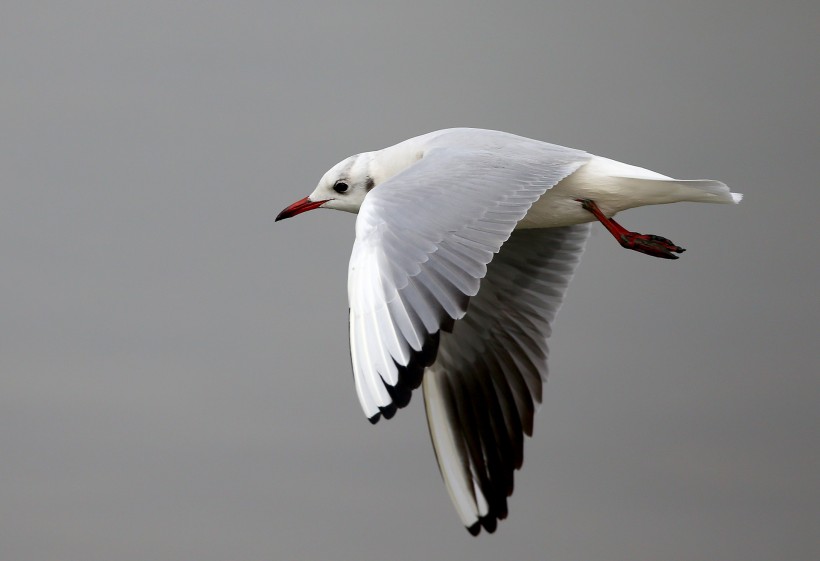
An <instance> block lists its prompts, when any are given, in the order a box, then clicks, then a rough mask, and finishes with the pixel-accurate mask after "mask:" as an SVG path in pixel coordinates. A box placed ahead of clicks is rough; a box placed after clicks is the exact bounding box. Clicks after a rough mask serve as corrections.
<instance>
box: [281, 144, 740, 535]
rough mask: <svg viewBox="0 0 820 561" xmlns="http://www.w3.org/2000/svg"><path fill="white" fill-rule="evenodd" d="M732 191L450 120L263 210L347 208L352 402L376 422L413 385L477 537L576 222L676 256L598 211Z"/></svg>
mask: <svg viewBox="0 0 820 561" xmlns="http://www.w3.org/2000/svg"><path fill="white" fill-rule="evenodd" d="M742 197H743V196H742V195H741V194H739V193H732V192H730V190H729V188H728V187H727V186H726V185H725V184H723V183H721V182H719V181H712V180H679V179H673V178H671V177H667V176H665V175H661V174H659V173H656V172H653V171H650V170H647V169H644V168H640V167H636V166H632V165H629V164H625V163H621V162H618V161H615V160H611V159H608V158H604V157H600V156H595V155H592V154H589V153H587V152H585V151H583V150H576V149H572V148H566V147H563V146H559V145H556V144H549V143H546V142H542V141H539V140H534V139H530V138H525V137H522V136H518V135H514V134H510V133H506V132H501V131H494V130H485V129H474V128H453V129H444V130H439V131H435V132H431V133H428V134H424V135H421V136H416V137H414V138H410V139H408V140H405V141H403V142H399V143H398V144H395V145H393V146H389V147H387V148H384V149H381V150H377V151H372V152H363V153H360V154H356V155H354V156H350V157H348V158H346V159H344V160H342V161H341V162H339V163H338V164H336V165H335V166H333V167H332V168H330V170H329V171H327V172H326V173H325V174H324V175H323V176H322V178H321V179H320V181H319V183H318V185H317V187H316V188H315V190H314V191H313V192H312V193H311V194H310V195H308V196H307V197H305V198H303V199H301V200H299V201H296V202H295V203H293V204H291V205H290V206H288V207H286V208H285V209H284V210H282V211H281V212H280V213H279V215H278V216H277V217H276V221H280V220H283V219H285V218H290V217H293V216H296V215H298V214H302V213H304V212H306V211H309V210H312V209H317V208H325V209H335V210H342V211H347V212H351V213H356V214H358V216H357V218H356V226H355V231H356V238H355V242H354V244H353V251H352V254H351V257H350V264H349V268H348V301H349V339H350V355H351V362H352V368H353V375H354V383H355V389H356V393H357V396H358V399H359V403H360V405H361V407H362V410H363V411H364V413H365V415H366V416H367V418H368V419H369V420H370V421H371V422H372V423H376V422H377V421H378V420H379V419H380V418H381V417H384V418H387V419H389V418H391V417H393V415H394V414H395V413H396V411H397V409H400V408H402V407H405V406H406V405H407V404H408V403H409V401H410V396H411V394H412V392H413V391H414V390H416V389H417V388H419V386H421V388H422V394H423V399H424V405H425V411H426V416H427V422H428V428H429V431H430V437H431V440H432V444H433V449H434V452H435V456H436V459H437V461H438V466H439V470H440V472H441V476H442V479H443V480H444V484H445V487H446V489H447V491H448V493H449V496H450V498H451V500H452V503H453V505H454V506H455V509H456V511H457V513H458V516H459V517H460V519H461V522H462V523H463V524H464V526H465V527H466V528H467V530H468V531H469V532H470V534H472V535H474V536H475V535H478V534H479V533H480V532H481V530H482V528H483V529H484V530H485V531H486V532H488V533H492V532H494V531H495V530H496V528H497V525H498V521H499V520H502V519H505V518H506V517H507V514H508V504H507V499H508V498H509V497H510V496H511V495H512V491H513V475H514V472H515V470H517V469H520V468H521V466H522V463H523V449H524V436H525V435H526V436H528V437H531V436H532V431H533V416H534V414H535V410H536V408H537V407H538V405H539V404H540V403H541V400H542V387H543V384H544V383H545V382H546V379H547V371H548V370H547V355H548V350H549V349H548V345H547V339H548V338H549V336H550V334H551V332H552V325H553V322H554V319H555V315H556V313H557V311H558V308H559V307H560V305H561V302H562V300H563V298H564V294H565V292H566V289H567V285H568V284H569V282H570V279H571V278H572V276H573V274H574V272H575V269H576V267H577V265H578V263H579V261H580V258H581V254H582V252H583V251H584V246H585V244H586V241H587V238H588V236H589V232H590V226H591V224H590V223H592V222H595V221H598V222H600V223H602V224H603V226H604V227H605V228H606V229H607V230H608V231H609V232H610V233H612V235H613V236H614V237H615V239H616V240H617V241H618V243H619V244H620V245H621V246H623V247H625V248H627V249H630V250H633V251H637V252H640V253H645V254H647V255H650V256H653V257H658V258H663V259H677V258H678V256H679V254H680V253H682V252H683V251H684V249H683V248H682V247H680V246H678V245H676V244H675V243H673V242H672V241H671V240H668V239H666V238H664V237H662V236H656V235H650V234H640V233H637V232H632V231H629V230H627V229H626V228H624V227H623V226H621V225H620V224H619V223H617V222H616V221H615V220H614V219H613V218H612V217H613V216H614V215H615V214H617V213H618V212H621V211H624V210H627V209H630V208H634V207H640V206H645V205H656V204H665V203H675V202H682V201H691V202H708V203H729V204H732V203H739V202H740V200H741V198H742Z"/></svg>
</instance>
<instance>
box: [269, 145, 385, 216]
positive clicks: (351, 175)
mask: <svg viewBox="0 0 820 561" xmlns="http://www.w3.org/2000/svg"><path fill="white" fill-rule="evenodd" d="M372 162H373V156H372V153H370V152H367V153H364V154H357V155H355V156H350V157H349V158H346V159H344V160H342V161H341V162H339V163H338V164H336V165H335V166H333V167H332V168H330V169H329V170H328V171H327V173H325V174H324V175H323V176H322V179H321V180H320V181H319V185H317V186H316V189H314V190H313V193H311V194H310V195H308V196H307V197H305V198H304V199H301V200H299V201H296V202H295V203H293V204H292V205H290V206H289V207H287V208H286V209H284V210H283V211H282V212H280V213H279V216H277V217H276V220H277V221H279V220H282V219H285V218H290V217H291V216H296V215H297V214H301V213H303V212H307V211H308V210H313V209H314V208H333V209H336V210H344V211H347V212H352V213H354V214H355V213H358V212H359V208H360V207H361V206H362V203H363V202H364V198H365V196H366V195H367V193H368V192H370V190H371V189H373V187H375V186H376V180H375V179H374V178H373V174H372V173H371V167H372V165H371V164H372Z"/></svg>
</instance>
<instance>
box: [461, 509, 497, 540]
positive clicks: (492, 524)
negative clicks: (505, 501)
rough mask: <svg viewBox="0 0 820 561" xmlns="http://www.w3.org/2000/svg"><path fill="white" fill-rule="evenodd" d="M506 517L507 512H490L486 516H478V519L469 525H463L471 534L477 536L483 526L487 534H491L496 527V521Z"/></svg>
mask: <svg viewBox="0 0 820 561" xmlns="http://www.w3.org/2000/svg"><path fill="white" fill-rule="evenodd" d="M506 517H507V513H506V512H503V513H495V512H490V513H489V514H487V515H486V516H479V517H478V520H477V521H476V522H475V523H473V524H472V525H470V526H465V528H467V531H468V532H470V535H471V536H478V535H479V534H480V533H481V529H482V528H483V529H484V531H485V532H487V533H488V534H493V533H495V531H496V530H497V529H498V521H499V520H503V519H504V518H506Z"/></svg>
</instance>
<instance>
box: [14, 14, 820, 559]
mask: <svg viewBox="0 0 820 561" xmlns="http://www.w3.org/2000/svg"><path fill="white" fill-rule="evenodd" d="M347 4H348V5H347V6H344V7H342V3H339V2H316V3H312V2H302V3H300V5H298V6H297V3H284V2H261V1H260V2H223V3H215V2H193V1H188V2H178V1H168V0H163V1H141V2H133V1H125V2H83V1H79V2H47V1H40V2H18V1H14V0H5V1H4V2H3V4H2V7H0V76H2V82H1V83H2V87H0V191H1V192H0V195H1V196H0V263H2V269H1V270H0V558H2V559H3V560H9V561H12V560H14V561H66V560H82V561H97V560H99V561H111V560H117V561H119V560H131V559H133V560H153V559H156V560H163V561H176V560H180V561H182V560H197V561H211V560H214V561H217V560H223V561H228V560H231V561H233V560H259V559H275V560H279V559H357V560H364V561H367V560H376V559H397V560H404V559H446V560H461V559H464V560H470V561H481V560H499V559H532V560H538V559H549V560H570V561H571V560H579V561H595V560H601V561H618V560H624V561H627V560H628V561H634V560H646V559H663V560H687V561H688V560H703V561H714V560H722V561H724V560H725V561H757V560H759V561H771V560H772V559H778V560H800V561H802V560H806V561H811V560H816V559H818V558H820V533H818V528H820V476H819V475H818V474H820V406H819V405H820V404H819V403H818V401H820V378H818V370H819V369H818V363H819V362H820V360H819V359H818V357H819V356H820V353H818V332H820V319H819V318H820V309H818V308H819V306H820V304H818V302H820V299H818V296H817V289H818V283H820V278H819V277H820V275H818V259H817V240H818V236H817V222H818V221H817V217H816V213H817V212H818V208H819V207H820V205H819V204H818V203H820V201H819V200H818V192H819V191H818V179H817V178H818V175H820V165H819V164H818V162H819V161H820V111H818V105H817V92H818V91H819V89H818V88H819V86H820V83H818V76H820V68H818V53H819V52H820V40H818V37H819V36H820V35H819V34H818V28H817V25H818V22H820V8H818V4H817V2H813V1H805V2H801V1H796V0H794V1H790V0H787V1H783V2H773V1H768V2H763V1H757V0H751V1H740V0H737V1H734V0H709V1H706V0H692V1H688V2H672V1H654V0H653V1H650V0H622V1H612V0H596V1H584V0H572V1H567V0H550V1H549V2H545V1H539V2H504V3H502V2H498V3H493V4H490V3H486V2H467V1H449V2H440V1H437V2H432V1H427V0H416V1H414V2H402V3H397V2H352V3H347ZM450 126H473V127H485V128H494V129H501V130H505V131H509V132H514V133H517V134H521V135H525V136H530V137H533V138H538V139H542V140H547V141H551V142H555V143H558V144H564V145H567V146H572V147H576V148H582V149H585V150H588V151H590V152H592V153H595V154H599V155H602V156H607V157H611V158H614V159H617V160H622V161H626V162H629V163H632V164H635V165H640V166H643V167H648V168H651V169H654V170H656V171H659V172H661V173H665V174H668V175H673V176H676V177H681V178H689V179H696V178H710V179H719V180H722V181H724V182H726V183H727V184H729V185H730V186H731V187H732V190H733V191H738V192H742V193H745V195H746V199H745V200H744V201H743V203H742V204H741V205H740V206H733V207H730V206H724V205H696V204H680V205H673V206H668V207H650V208H644V209H637V210H633V211H630V212H628V213H624V214H623V215H621V216H620V219H621V222H622V223H623V224H625V225H626V226H628V227H630V228H632V229H635V230H638V231H642V232H649V233H654V234H660V235H663V236H666V237H669V238H671V239H673V240H674V241H675V242H676V243H678V244H680V245H682V246H684V247H686V248H687V249H688V251H687V252H686V253H685V254H684V255H683V256H682V258H681V259H680V260H678V261H674V262H672V261H664V260H659V259H653V258H650V257H647V256H645V255H641V254H638V253H634V252H629V251H625V250H623V249H622V248H620V247H619V246H618V245H617V244H616V243H615V242H614V241H613V240H612V238H611V236H609V234H607V233H606V232H605V231H604V230H603V228H601V227H600V226H597V227H595V229H594V233H593V236H592V239H591V241H590V244H589V247H588V251H587V253H586V255H585V256H584V260H583V262H582V264H581V267H580V268H579V271H578V274H577V276H576V278H575V279H574V281H573V284H572V285H571V287H570V290H569V294H568V298H567V300H566V303H565V306H564V308H563V309H562V311H561V313H560V314H559V317H558V321H557V325H556V328H555V331H554V335H553V338H552V340H551V348H552V357H551V379H550V382H549V384H547V386H546V391H545V403H544V405H543V406H542V408H541V410H540V411H539V413H538V415H537V416H536V423H535V435H534V438H533V439H531V440H529V441H528V443H527V446H526V451H525V455H526V461H525V464H524V469H523V470H522V471H521V472H518V473H517V476H516V491H515V494H514V495H513V497H512V500H511V502H510V516H509V518H508V519H507V520H506V521H504V522H503V523H502V524H501V525H500V527H499V530H498V532H497V533H496V534H494V535H482V536H481V537H480V538H473V537H471V536H470V535H469V534H468V533H467V532H466V531H465V530H464V529H463V527H462V526H461V524H460V521H459V519H458V516H457V515H456V512H455V509H454V508H453V507H452V505H451V504H450V500H449V497H448V496H447V493H446V491H445V488H444V485H443V484H442V482H441V479H440V476H439V474H438V468H437V466H436V463H435V459H434V456H433V451H432V447H431V445H430V443H429V436H428V432H427V428H426V424H425V420H424V412H423V407H422V402H421V400H420V399H419V397H420V396H416V397H415V398H414V400H413V402H412V403H411V405H410V407H408V408H407V409H405V410H403V411H401V412H400V413H399V414H398V415H396V417H395V418H394V419H393V420H391V421H389V422H382V423H379V425H377V426H375V427H374V426H371V425H370V424H369V423H368V422H367V421H366V420H365V418H364V416H363V415H362V413H361V410H360V408H359V405H358V403H357V401H356V395H355V390H354V387H353V383H352V376H351V372H350V364H349V353H348V349H347V317H346V314H347V302H346V281H347V260H348V257H349V254H350V248H351V244H352V241H353V227H354V220H355V217H354V216H352V215H349V214H345V213H338V212H335V213H334V212H327V211H322V212H314V213H310V214H307V215H305V216H301V217H299V218H297V219H293V220H288V221H286V222H282V223H277V224H274V222H273V218H274V217H275V216H276V214H277V213H278V212H279V211H280V210H281V209H282V208H283V207H285V206H286V205H288V204H290V203H291V202H293V201H295V200H297V199H299V198H302V197H304V196H306V195H307V194H308V193H310V191H312V190H313V188H314V187H315V185H316V182H317V181H318V179H319V178H320V177H321V175H322V174H323V173H324V172H325V171H326V170H327V169H328V168H329V167H331V166H332V165H333V164H334V163H336V162H337V161H339V160H341V159H342V158H344V157H346V156H348V155H350V154H353V153H357V152H362V151H365V150H372V149H377V148H381V147H383V146H387V145H389V144H393V143H395V142H398V141H400V140H403V139H405V138H408V137H411V136H415V135H417V134H421V133H424V132H428V131H431V130H436V129H440V128H445V127H450Z"/></svg>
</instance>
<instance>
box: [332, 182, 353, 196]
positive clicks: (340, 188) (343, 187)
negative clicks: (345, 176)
mask: <svg viewBox="0 0 820 561" xmlns="http://www.w3.org/2000/svg"><path fill="white" fill-rule="evenodd" d="M348 189H350V186H349V185H348V184H347V183H345V182H344V181H337V182H336V184H335V185H334V186H333V190H334V191H336V192H337V193H344V192H346V191H347V190H348Z"/></svg>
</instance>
